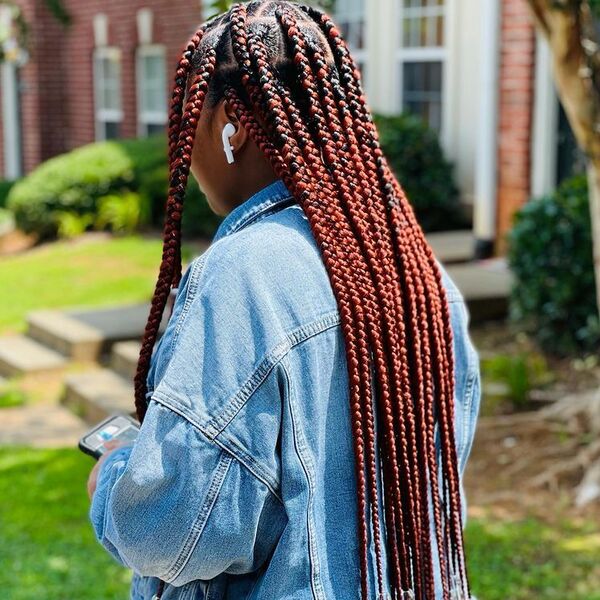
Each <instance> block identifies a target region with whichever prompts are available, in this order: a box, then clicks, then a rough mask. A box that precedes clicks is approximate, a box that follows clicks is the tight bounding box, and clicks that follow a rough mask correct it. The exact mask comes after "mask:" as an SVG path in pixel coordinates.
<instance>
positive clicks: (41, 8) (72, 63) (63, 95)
mask: <svg viewBox="0 0 600 600" xmlns="http://www.w3.org/2000/svg"><path fill="white" fill-rule="evenodd" d="M16 3H17V4H18V5H19V6H20V7H21V9H22V11H23V13H24V15H25V18H26V20H27V22H28V23H29V25H30V35H29V40H30V42H29V48H28V49H29V52H30V59H29V62H28V63H27V64H26V65H25V66H24V67H23V68H22V69H21V71H20V74H19V79H20V89H21V100H20V103H21V130H22V147H23V165H24V169H25V172H29V171H30V170H31V169H32V168H34V167H35V166H36V165H37V164H39V163H40V162H41V161H43V160H45V159H47V158H49V157H51V156H54V155H56V154H59V153H60V152H64V151H65V150H70V149H72V148H75V147H77V146H81V145H83V144H87V143H89V142H92V141H94V138H95V120H94V96H93V76H92V72H93V68H92V66H93V65H92V56H93V50H94V31H93V18H94V15H95V14H97V13H100V12H102V13H104V14H106V15H107V16H108V42H109V45H111V46H117V47H119V48H120V49H121V53H122V65H121V69H122V71H121V90H122V105H123V113H124V115H123V117H124V119H123V122H122V124H121V135H122V136H123V137H134V136H135V135H136V133H137V114H136V113H137V111H136V85H135V52H136V47H137V46H138V40H137V21H136V13H137V11H138V9H140V8H150V9H152V11H153V13H154V28H153V42H154V43H158V44H164V45H165V46H166V48H167V87H168V90H167V92H168V91H169V90H170V86H171V81H170V80H171V77H172V73H171V72H172V70H173V68H174V66H175V64H176V61H177V59H178V56H179V54H180V52H181V50H182V48H183V45H184V44H185V42H186V41H187V40H188V38H189V37H190V36H191V35H192V33H193V32H194V31H195V30H196V28H197V26H198V25H199V24H200V22H201V10H200V0H127V2H124V1H123V0H86V1H85V2H82V1H81V0H63V4H64V6H65V8H66V9H67V12H68V13H69V15H70V16H71V19H72V24H71V25H70V26H67V27H65V26H63V25H61V24H60V23H59V22H58V21H57V20H56V19H55V18H54V17H53V16H52V15H51V14H50V13H49V11H48V9H47V8H46V3H45V2H44V0H16ZM0 121H1V117H0ZM1 130H2V123H0V131H1ZM0 146H1V144H0ZM3 168H4V164H3V160H2V153H0V172H1V171H2V170H3Z"/></svg>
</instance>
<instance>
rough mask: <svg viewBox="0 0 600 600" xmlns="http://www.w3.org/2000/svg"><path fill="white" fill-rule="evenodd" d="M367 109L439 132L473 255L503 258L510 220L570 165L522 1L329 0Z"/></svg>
mask: <svg viewBox="0 0 600 600" xmlns="http://www.w3.org/2000/svg"><path fill="white" fill-rule="evenodd" d="M336 13H337V14H336V17H337V18H336V21H337V22H338V25H340V27H341V28H342V30H343V32H344V33H345V35H346V38H347V39H348V41H349V42H350V43H351V45H352V47H353V49H354V54H355V56H356V58H357V60H358V61H359V63H360V66H361V69H362V72H363V83H364V86H365V89H366V93H367V97H368V100H369V103H370V105H371V107H372V108H373V109H374V110H376V111H379V112H382V113H390V114H393V113H397V112H400V111H406V110H407V111H411V112H414V113H417V114H419V115H421V116H422V117H423V118H424V119H425V120H426V121H427V122H428V123H429V125H430V126H431V127H433V128H434V129H436V130H437V131H438V132H439V135H440V140H441V143H442V146H443V148H444V150H445V153H446V155H447V156H448V158H449V159H450V160H451V161H452V162H453V163H454V165H455V174H456V179H457V182H458V185H459V188H460V190H461V196H462V201H463V202H464V203H465V204H466V205H467V206H468V207H470V208H471V209H472V213H473V232H474V236H475V240H476V247H475V254H476V256H478V257H485V256H489V255H490V254H493V253H494V252H495V253H502V252H503V251H504V248H505V234H506V233H507V232H508V231H509V230H510V227H511V220H512V217H513V215H514V212H515V211H516V210H517V209H518V208H519V207H521V206H522V205H523V204H524V203H525V202H527V200H528V199H529V198H530V197H532V196H538V195H541V194H545V193H548V192H550V191H552V190H553V189H554V188H555V187H556V185H557V183H559V181H560V180H561V179H563V178H564V177H566V176H568V175H569V174H570V173H571V171H572V170H573V168H574V167H575V166H576V165H575V164H574V163H575V162H576V152H575V148H574V144H573V139H572V134H571V132H570V129H569V127H568V124H567V122H566V119H565V117H564V113H563V112H562V110H561V109H560V106H559V102H558V98H557V95H556V92H555V89H554V86H553V82H552V73H551V60H550V52H549V49H548V47H547V44H546V43H545V41H543V40H541V39H539V38H538V37H537V36H536V33H535V29H534V26H533V22H532V20H531V16H530V13H529V9H528V7H527V3H526V1H525V0H337V2H336Z"/></svg>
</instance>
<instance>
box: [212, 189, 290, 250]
mask: <svg viewBox="0 0 600 600" xmlns="http://www.w3.org/2000/svg"><path fill="white" fill-rule="evenodd" d="M295 202H296V201H295V199H294V197H293V196H292V194H291V193H290V191H289V190H288V189H287V187H286V186H285V184H284V183H283V181H282V180H281V179H278V180H277V181H275V182H273V183H271V184H269V185H267V186H266V187H264V188H262V189H261V190H259V191H258V192H256V193H255V194H253V195H252V196H250V198H248V199H247V200H244V202H242V203H241V204H238V205H237V206H236V207H235V208H234V209H233V210H232V211H231V212H230V213H229V214H228V215H227V216H226V217H225V218H224V219H223V220H222V221H221V223H220V225H219V227H218V228H217V231H216V233H215V235H214V237H213V243H214V242H216V241H217V240H219V239H221V238H222V237H224V236H226V235H230V234H232V233H234V232H236V231H238V230H240V229H242V227H245V226H246V225H248V224H249V223H250V222H252V221H254V220H255V219H257V218H258V217H259V216H260V215H263V214H264V213H266V212H268V211H272V210H273V209H276V208H279V207H281V208H283V206H284V205H289V204H293V203H295Z"/></svg>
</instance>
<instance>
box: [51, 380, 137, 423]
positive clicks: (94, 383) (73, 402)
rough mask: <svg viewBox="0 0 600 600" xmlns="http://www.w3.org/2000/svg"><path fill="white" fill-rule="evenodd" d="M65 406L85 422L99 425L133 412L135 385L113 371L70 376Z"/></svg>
mask: <svg viewBox="0 0 600 600" xmlns="http://www.w3.org/2000/svg"><path fill="white" fill-rule="evenodd" d="M62 404H63V405H64V406H67V407H69V408H70V409H71V410H73V412H75V414H77V415H78V416H79V417H81V418H82V419H83V420H84V421H87V422H88V423H90V424H93V423H97V422H98V421H101V420H102V419H104V418H106V417H107V416H109V415H111V414H112V413H115V412H125V413H132V412H133V410H134V397H133V384H132V382H131V381H128V380H127V379H125V378H124V377H121V375H119V374H118V373H116V372H115V371H113V370H112V369H97V370H94V371H88V372H84V373H77V374H75V375H68V376H67V377H66V378H65V391H64V395H63V398H62Z"/></svg>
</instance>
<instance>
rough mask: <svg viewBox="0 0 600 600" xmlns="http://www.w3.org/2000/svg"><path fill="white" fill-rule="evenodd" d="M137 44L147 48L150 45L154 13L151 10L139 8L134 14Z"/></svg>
mask: <svg viewBox="0 0 600 600" xmlns="http://www.w3.org/2000/svg"><path fill="white" fill-rule="evenodd" d="M136 23H137V35H138V44H139V45H140V46H148V45H150V44H152V30H153V25H154V13H153V12H152V9H151V8H140V9H139V10H138V11H137V14H136Z"/></svg>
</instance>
